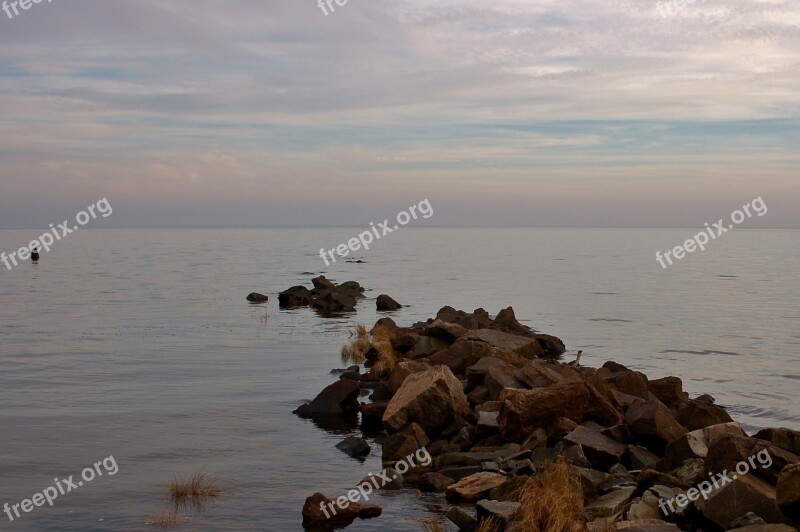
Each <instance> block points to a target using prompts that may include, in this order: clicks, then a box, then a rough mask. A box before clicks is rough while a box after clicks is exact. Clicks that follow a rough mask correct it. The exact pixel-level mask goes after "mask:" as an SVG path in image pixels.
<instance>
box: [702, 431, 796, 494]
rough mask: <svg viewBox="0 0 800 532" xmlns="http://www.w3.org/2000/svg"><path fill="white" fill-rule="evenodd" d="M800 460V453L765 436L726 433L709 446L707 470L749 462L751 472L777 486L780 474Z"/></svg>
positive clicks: (715, 470)
mask: <svg viewBox="0 0 800 532" xmlns="http://www.w3.org/2000/svg"><path fill="white" fill-rule="evenodd" d="M798 462H800V457H798V456H797V455H794V454H792V453H790V452H787V451H784V450H783V449H780V448H779V447H775V446H774V445H772V444H770V443H769V442H767V441H765V440H759V439H758V438H748V437H747V436H740V435H737V434H723V435H721V436H719V437H718V438H716V439H715V440H714V441H712V442H711V443H710V444H709V446H708V455H707V456H706V462H705V473H706V474H709V473H714V474H718V473H721V472H722V471H726V470H727V471H735V470H736V466H737V464H739V463H745V464H747V466H748V472H749V473H750V474H751V475H755V476H757V477H759V478H761V479H763V480H765V481H767V482H769V483H770V484H772V485H773V486H774V485H776V484H777V483H778V475H779V474H780V472H781V470H783V468H784V467H786V466H787V465H789V464H796V463H798Z"/></svg>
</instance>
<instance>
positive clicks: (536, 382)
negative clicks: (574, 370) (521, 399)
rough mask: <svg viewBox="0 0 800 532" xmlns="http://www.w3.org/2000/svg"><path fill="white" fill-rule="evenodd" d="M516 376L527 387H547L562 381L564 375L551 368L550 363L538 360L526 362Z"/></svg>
mask: <svg viewBox="0 0 800 532" xmlns="http://www.w3.org/2000/svg"><path fill="white" fill-rule="evenodd" d="M516 378H517V379H518V380H519V381H521V382H523V383H525V384H526V385H527V386H528V387H529V388H547V387H548V386H550V385H552V384H558V383H559V382H563V381H564V377H562V376H561V375H560V374H559V373H558V372H557V371H555V370H553V369H552V367H551V365H550V364H545V363H544V362H540V361H538V360H531V361H530V362H528V363H526V364H525V366H523V367H522V368H520V369H519V371H517V373H516Z"/></svg>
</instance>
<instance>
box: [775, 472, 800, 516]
mask: <svg viewBox="0 0 800 532" xmlns="http://www.w3.org/2000/svg"><path fill="white" fill-rule="evenodd" d="M776 489H777V492H776V493H777V502H778V506H779V507H780V509H781V511H782V512H783V513H784V515H786V517H788V518H789V519H792V520H794V521H795V522H796V523H800V464H790V465H787V466H786V467H784V468H783V470H781V473H780V475H779V476H778V487H777V488H776Z"/></svg>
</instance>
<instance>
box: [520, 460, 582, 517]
mask: <svg viewBox="0 0 800 532" xmlns="http://www.w3.org/2000/svg"><path fill="white" fill-rule="evenodd" d="M520 503H521V504H522V506H521V508H520V513H519V518H518V520H519V521H520V522H521V523H522V525H523V530H526V531H530V532H582V531H584V530H586V523H585V520H584V519H585V518H584V509H583V489H582V488H581V482H580V478H579V477H578V476H577V475H576V474H575V473H573V472H572V471H571V470H570V468H569V465H568V464H567V462H566V461H564V460H563V459H559V460H557V461H555V462H553V463H552V464H550V465H548V466H547V467H546V468H545V469H544V470H543V471H542V472H541V473H539V474H538V475H536V476H534V477H531V478H529V479H528V480H527V481H526V482H525V484H524V485H523V487H522V489H521V491H520Z"/></svg>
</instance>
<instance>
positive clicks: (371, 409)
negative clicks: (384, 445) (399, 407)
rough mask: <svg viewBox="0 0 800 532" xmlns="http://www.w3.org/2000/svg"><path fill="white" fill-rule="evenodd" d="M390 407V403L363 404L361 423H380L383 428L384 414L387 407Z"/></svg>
mask: <svg viewBox="0 0 800 532" xmlns="http://www.w3.org/2000/svg"><path fill="white" fill-rule="evenodd" d="M388 406H389V401H377V402H373V403H362V404H361V422H362V423H365V424H372V425H376V424H378V423H380V424H381V426H383V414H384V413H385V412H386V407H388Z"/></svg>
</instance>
